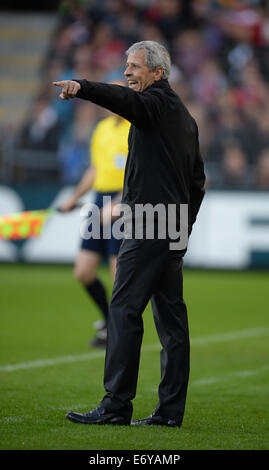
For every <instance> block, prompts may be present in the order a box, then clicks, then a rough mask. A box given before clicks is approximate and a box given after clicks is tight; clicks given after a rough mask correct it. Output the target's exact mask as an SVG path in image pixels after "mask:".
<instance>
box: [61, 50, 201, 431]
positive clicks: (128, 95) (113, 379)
mask: <svg viewBox="0 0 269 470" xmlns="http://www.w3.org/2000/svg"><path fill="white" fill-rule="evenodd" d="M127 56H128V58H127V65H126V70H125V77H126V79H127V81H128V85H129V87H128V88H126V87H121V86H119V85H109V84H104V83H96V82H88V81H86V80H74V81H63V82H54V84H55V85H57V86H61V87H62V92H61V95H60V97H61V98H63V99H68V98H74V97H78V98H82V99H86V100H90V101H91V102H93V103H95V104H97V105H99V106H102V107H104V108H107V109H109V110H110V111H112V112H114V113H116V114H119V115H121V116H123V117H124V118H125V119H127V120H128V121H130V122H131V124H132V125H131V128H130V133H129V153H128V158H127V163H126V168H125V179H124V189H123V197H122V203H124V204H126V205H128V207H130V211H131V220H132V227H133V226H134V227H135V225H136V223H137V222H138V223H141V220H139V221H138V220H137V215H136V214H137V212H136V208H137V207H138V206H139V207H141V205H143V206H145V205H151V207H156V206H157V205H160V204H161V205H162V207H164V208H165V209H166V210H167V211H168V212H169V208H170V207H176V210H175V212H174V218H175V220H174V221H173V223H174V224H175V227H177V228H180V222H181V218H180V209H181V207H188V214H187V215H188V227H187V232H188V234H190V233H191V230H192V226H193V223H194V222H195V220H196V216H197V214H198V210H199V208H200V205H201V202H202V199H203V196H204V182H205V176H204V166H203V161H202V158H201V155H200V152H199V142H198V129H197V125H196V123H195V121H194V119H193V118H192V117H191V116H190V114H189V112H188V111H187V109H186V108H185V106H184V105H183V103H182V102H181V100H180V98H179V97H178V96H177V94H176V93H175V92H174V91H173V90H172V89H171V87H170V85H169V83H168V80H167V79H168V76H169V71H170V65H171V64H170V57H169V54H168V52H167V50H166V49H165V48H164V47H163V46H162V45H160V44H158V43H156V42H154V41H142V42H140V43H136V44H134V45H133V46H131V47H130V48H129V49H128V51H127ZM168 212H166V214H167V213H168ZM154 217H155V214H154ZM143 220H144V219H143ZM145 223H146V222H145ZM169 223H170V221H169V220H168V219H166V226H169ZM153 225H154V229H153V232H154V235H153V237H152V238H148V237H147V236H145V234H144V232H143V234H142V237H140V236H139V237H135V236H134V233H132V235H133V238H130V237H129V235H128V236H126V237H125V238H124V239H123V242H122V245H121V248H120V252H119V255H118V261H117V273H116V279H115V283H114V288H113V293H112V299H111V304H110V312H109V321H108V339H107V349H106V360H105V372H104V385H105V389H106V392H107V393H106V394H105V396H104V397H103V399H102V401H101V403H100V405H99V406H98V407H97V408H95V409H94V410H92V411H90V412H88V413H76V412H70V413H68V414H67V418H68V419H70V420H71V421H73V422H79V423H85V424H129V423H130V422H131V417H132V411H133V407H132V400H133V398H134V397H135V394H136V386H137V378H138V368H139V359H140V348H141V343H142V336H143V320H142V313H143V311H144V309H145V308H146V306H147V303H148V302H149V300H151V304H152V309H153V315H154V320H155V325H156V329H157V332H158V335H159V338H160V342H161V345H162V351H161V382H160V384H159V403H158V404H157V406H156V408H155V411H154V412H153V413H152V414H151V415H150V416H148V417H147V418H145V419H142V420H137V421H132V424H135V425H137V424H138V425H139V424H143V425H165V426H180V425H181V423H182V420H183V415H184V409H185V402H186V394H187V386H188V378H189V332H188V320H187V310H186V305H185V302H184V300H183V289H182V263H183V261H182V260H183V256H184V254H185V252H186V247H185V246H184V247H183V248H182V246H180V249H173V250H172V249H170V247H171V245H170V242H171V237H170V232H169V230H168V233H166V235H165V236H163V234H162V236H161V237H160V236H159V233H158V234H157V231H156V230H155V218H154V222H153ZM142 226H144V222H142ZM135 233H136V232H135ZM178 246H179V245H178Z"/></svg>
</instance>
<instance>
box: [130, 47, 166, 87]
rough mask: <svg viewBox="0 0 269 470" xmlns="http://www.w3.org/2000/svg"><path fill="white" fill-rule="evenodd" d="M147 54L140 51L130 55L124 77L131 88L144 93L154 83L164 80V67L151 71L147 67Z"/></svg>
mask: <svg viewBox="0 0 269 470" xmlns="http://www.w3.org/2000/svg"><path fill="white" fill-rule="evenodd" d="M145 58H146V53H145V50H144V49H139V50H138V51H136V52H134V53H133V54H129V55H128V58H127V63H126V70H125V72H124V75H125V77H126V79H127V82H128V85H129V88H132V89H133V90H135V91H143V90H145V88H147V87H149V86H150V85H152V83H153V82H155V81H157V80H160V79H161V78H162V73H163V71H162V67H157V68H156V69H155V70H150V69H149V68H148V66H147V65H146V61H145Z"/></svg>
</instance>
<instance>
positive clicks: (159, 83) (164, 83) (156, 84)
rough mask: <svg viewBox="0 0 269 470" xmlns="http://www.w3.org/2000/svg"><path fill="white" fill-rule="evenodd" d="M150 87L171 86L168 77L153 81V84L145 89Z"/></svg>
mask: <svg viewBox="0 0 269 470" xmlns="http://www.w3.org/2000/svg"><path fill="white" fill-rule="evenodd" d="M149 88H171V87H170V85H169V82H168V80H167V79H164V78H162V79H161V80H158V81H157V82H154V83H152V85H150V86H148V87H147V88H145V90H144V91H146V90H149Z"/></svg>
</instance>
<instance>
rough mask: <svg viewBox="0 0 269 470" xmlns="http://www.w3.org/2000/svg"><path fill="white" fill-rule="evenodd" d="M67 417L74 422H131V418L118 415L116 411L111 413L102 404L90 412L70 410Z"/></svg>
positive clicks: (119, 423)
mask: <svg viewBox="0 0 269 470" xmlns="http://www.w3.org/2000/svg"><path fill="white" fill-rule="evenodd" d="M66 418H67V419H70V421H73V423H82V424H117V425H128V424H130V419H128V418H126V417H124V416H118V415H116V414H115V413H111V412H109V411H107V410H106V409H105V408H103V407H102V406H98V407H97V408H95V409H94V410H91V411H89V412H88V413H75V412H74V411H70V412H69V413H67V415H66Z"/></svg>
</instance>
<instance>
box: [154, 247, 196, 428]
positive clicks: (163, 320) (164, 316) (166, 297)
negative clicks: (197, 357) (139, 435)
mask: <svg viewBox="0 0 269 470" xmlns="http://www.w3.org/2000/svg"><path fill="white" fill-rule="evenodd" d="M182 263H183V261H182V258H180V257H179V255H178V253H176V252H173V251H170V252H169V255H168V259H167V263H166V266H165V268H164V270H163V274H162V277H161V279H160V282H159V285H158V287H157V289H156V291H155V293H154V295H153V296H152V299H151V304H152V309H153V315H154V320H155V324H156V328H157V332H158V335H159V338H160V342H161V344H162V351H161V382H160V385H159V403H158V405H157V408H156V414H158V415H160V416H165V417H167V418H170V419H174V420H176V421H180V422H182V420H183V415H184V409H185V402H186V395H187V386H188V379H189V350H190V346H189V330H188V319H187V309H186V305H185V302H184V300H183V279H182Z"/></svg>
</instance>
